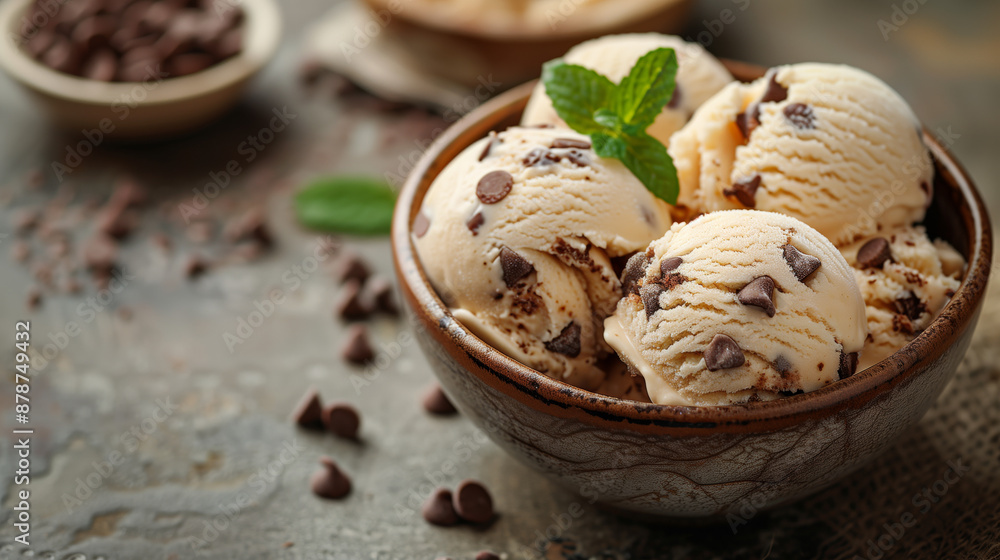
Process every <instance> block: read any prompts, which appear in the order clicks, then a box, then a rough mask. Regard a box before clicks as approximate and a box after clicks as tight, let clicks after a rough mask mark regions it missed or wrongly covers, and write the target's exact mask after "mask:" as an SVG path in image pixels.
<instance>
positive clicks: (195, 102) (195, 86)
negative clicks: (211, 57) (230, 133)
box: [0, 0, 281, 142]
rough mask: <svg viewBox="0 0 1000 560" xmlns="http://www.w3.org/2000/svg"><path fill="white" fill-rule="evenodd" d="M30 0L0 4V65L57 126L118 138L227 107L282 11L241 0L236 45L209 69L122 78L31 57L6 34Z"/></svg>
mask: <svg viewBox="0 0 1000 560" xmlns="http://www.w3.org/2000/svg"><path fill="white" fill-rule="evenodd" d="M31 2H32V0H7V1H6V2H3V3H0V31H3V33H4V35H8V37H6V38H5V39H4V40H3V41H0V67H3V69H4V70H5V71H6V72H7V74H9V75H10V76H11V77H12V78H14V79H15V80H16V81H17V82H18V83H19V84H20V85H21V86H23V87H24V89H25V90H26V91H27V92H28V93H29V94H30V95H31V97H32V98H33V100H34V101H35V102H36V103H37V104H38V105H39V106H40V107H41V108H42V109H43V110H44V111H45V112H46V113H47V114H48V115H49V117H50V118H51V120H52V121H53V122H55V123H56V124H57V125H59V126H62V127H64V128H67V129H70V130H72V131H73V132H80V131H88V132H91V136H96V134H94V133H93V132H92V131H94V130H97V131H100V132H101V138H102V141H103V140H104V139H106V140H109V141H113V142H117V141H123V140H124V141H131V140H156V139H161V138H166V137H170V136H176V135H178V134H182V133H185V132H189V131H192V130H195V129H197V128H200V127H202V126H204V125H205V124H207V123H208V122H210V121H211V120H213V119H215V118H216V117H218V116H220V115H221V114H222V113H224V112H225V111H226V110H227V109H229V108H231V107H232V106H233V105H234V104H235V103H236V101H237V100H238V99H239V96H240V94H241V93H242V92H243V90H244V88H245V86H246V85H247V82H249V80H250V78H252V77H253V76H254V75H255V74H256V73H257V72H258V71H259V70H260V69H261V68H263V67H264V65H265V64H266V63H267V62H268V61H269V60H270V59H271V57H272V56H274V52H275V50H276V49H277V47H278V39H279V37H280V35H281V18H280V13H279V11H278V7H277V5H276V4H275V3H274V1H273V0H242V1H241V2H240V3H239V5H240V7H241V8H243V11H244V15H245V21H244V24H243V25H244V26H245V27H244V29H245V32H244V38H243V43H244V44H243V51H242V52H240V53H239V54H238V55H236V56H234V57H232V58H230V59H228V60H225V61H223V62H221V63H219V64H216V65H215V66H212V67H211V68H208V69H206V70H203V71H201V72H198V73H196V74H191V75H188V76H182V77H179V78H168V79H163V80H160V81H156V80H150V81H149V82H135V83H130V82H126V83H121V82H99V81H96V80H88V79H86V78H80V77H77V76H72V75H70V74H64V73H62V72H58V71H56V70H53V69H51V68H49V67H47V66H45V65H43V64H42V63H40V62H38V61H36V60H34V59H32V58H31V57H30V56H28V54H26V53H25V52H24V51H22V50H21V49H20V48H19V47H18V46H17V45H16V44H15V43H14V41H13V40H11V39H10V37H16V36H17V34H18V28H19V26H20V24H21V18H22V16H23V15H24V13H25V11H26V10H27V8H28V6H29V5H30V4H31Z"/></svg>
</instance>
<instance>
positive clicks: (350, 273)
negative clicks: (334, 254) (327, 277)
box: [333, 253, 371, 284]
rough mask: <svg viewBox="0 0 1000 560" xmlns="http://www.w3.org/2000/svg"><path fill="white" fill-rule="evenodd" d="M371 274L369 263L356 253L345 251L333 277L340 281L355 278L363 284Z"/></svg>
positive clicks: (343, 281)
mask: <svg viewBox="0 0 1000 560" xmlns="http://www.w3.org/2000/svg"><path fill="white" fill-rule="evenodd" d="M370 275H371V270H370V269H369V268H368V265H367V264H365V261H364V260H362V258H361V257H359V256H358V255H357V254H356V253H345V254H344V256H343V257H341V258H340V261H339V262H338V263H337V266H336V268H335V269H334V272H333V278H334V279H335V280H337V281H338V282H340V283H345V282H350V281H351V280H355V281H357V282H358V283H361V284H363V283H364V282H365V280H367V279H368V277H369V276H370Z"/></svg>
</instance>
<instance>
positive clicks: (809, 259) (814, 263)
mask: <svg viewBox="0 0 1000 560" xmlns="http://www.w3.org/2000/svg"><path fill="white" fill-rule="evenodd" d="M781 250H782V251H783V253H784V257H785V262H786V263H788V266H789V267H791V269H792V272H793V273H794V274H795V277H796V278H798V279H799V282H805V281H806V279H807V278H809V276H810V275H811V274H812V273H813V272H816V269H818V268H819V266H820V264H821V263H820V260H819V259H817V258H816V257H814V256H812V255H806V254H804V253H803V252H802V251H799V250H798V249H796V248H795V247H794V246H793V245H784V246H782V247H781Z"/></svg>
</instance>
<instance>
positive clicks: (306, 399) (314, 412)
mask: <svg viewBox="0 0 1000 560" xmlns="http://www.w3.org/2000/svg"><path fill="white" fill-rule="evenodd" d="M322 414H323V403H321V402H320V400H319V391H317V390H316V389H309V391H307V392H306V394H305V395H304V396H303V397H302V400H301V401H299V404H298V405H296V407H295V412H293V413H292V420H295V423H296V424H298V425H299V426H302V427H303V428H311V429H317V428H322V427H323V417H322Z"/></svg>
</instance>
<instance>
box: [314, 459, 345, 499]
mask: <svg viewBox="0 0 1000 560" xmlns="http://www.w3.org/2000/svg"><path fill="white" fill-rule="evenodd" d="M319 462H320V464H321V465H323V468H321V469H320V470H318V471H316V472H315V473H313V475H312V477H311V478H310V479H309V487H310V488H311V489H312V491H313V494H316V495H317V496H319V497H321V498H326V499H328V500H337V499H340V498H343V497H344V496H346V495H348V494H349V493H350V492H351V479H350V478H348V477H347V475H346V474H345V473H344V471H342V470H341V469H340V466H339V465H337V463H336V462H335V461H334V460H333V459H331V458H329V457H322V458H320V460H319Z"/></svg>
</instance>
